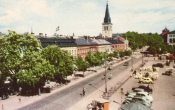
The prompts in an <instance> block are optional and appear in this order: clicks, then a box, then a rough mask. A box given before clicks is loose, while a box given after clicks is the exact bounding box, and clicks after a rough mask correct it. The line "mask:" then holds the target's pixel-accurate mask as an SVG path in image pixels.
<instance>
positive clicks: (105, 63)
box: [105, 53, 108, 94]
mask: <svg viewBox="0 0 175 110" xmlns="http://www.w3.org/2000/svg"><path fill="white" fill-rule="evenodd" d="M105 54H106V53H105ZM106 67H107V65H106V55H105V93H106V94H107V92H108V90H107V79H106Z"/></svg>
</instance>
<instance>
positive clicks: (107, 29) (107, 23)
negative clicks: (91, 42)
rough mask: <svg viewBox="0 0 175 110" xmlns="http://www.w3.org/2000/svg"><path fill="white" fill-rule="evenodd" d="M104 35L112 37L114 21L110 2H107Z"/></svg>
mask: <svg viewBox="0 0 175 110" xmlns="http://www.w3.org/2000/svg"><path fill="white" fill-rule="evenodd" d="M102 37H103V38H105V37H112V23H111V18H110V15H109V9H108V3H107V4H106V12H105V17H104V22H103V23H102Z"/></svg>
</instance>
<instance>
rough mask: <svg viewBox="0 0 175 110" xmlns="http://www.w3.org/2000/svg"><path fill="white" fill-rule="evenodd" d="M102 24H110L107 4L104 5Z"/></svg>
mask: <svg viewBox="0 0 175 110" xmlns="http://www.w3.org/2000/svg"><path fill="white" fill-rule="evenodd" d="M103 24H111V18H110V15H109V9H108V3H107V4H106V12H105V17H104V22H103Z"/></svg>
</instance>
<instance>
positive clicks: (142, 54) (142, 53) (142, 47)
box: [142, 47, 143, 64]
mask: <svg viewBox="0 0 175 110" xmlns="http://www.w3.org/2000/svg"><path fill="white" fill-rule="evenodd" d="M142 64H143V47H142Z"/></svg>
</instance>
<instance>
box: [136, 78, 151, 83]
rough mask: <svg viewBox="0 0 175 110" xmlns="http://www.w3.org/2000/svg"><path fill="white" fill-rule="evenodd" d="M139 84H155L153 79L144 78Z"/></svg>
mask: <svg viewBox="0 0 175 110" xmlns="http://www.w3.org/2000/svg"><path fill="white" fill-rule="evenodd" d="M139 83H145V84H153V83H154V82H153V80H152V79H151V78H147V77H143V78H141V79H140V80H139Z"/></svg>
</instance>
